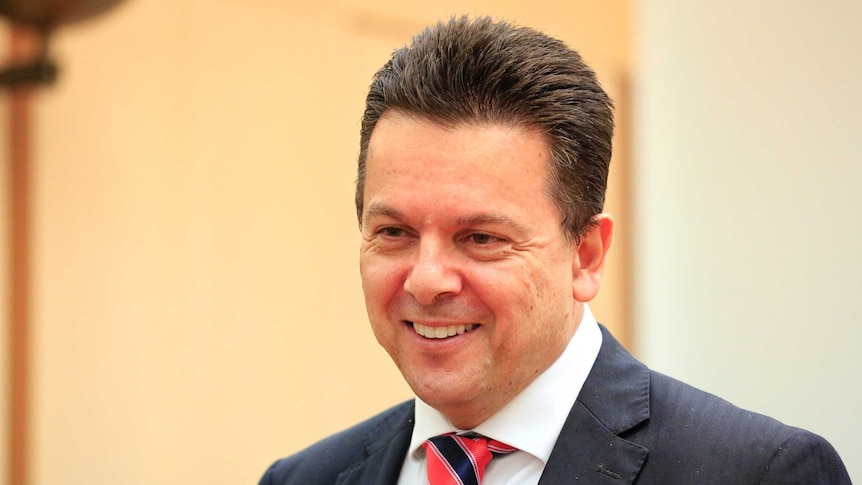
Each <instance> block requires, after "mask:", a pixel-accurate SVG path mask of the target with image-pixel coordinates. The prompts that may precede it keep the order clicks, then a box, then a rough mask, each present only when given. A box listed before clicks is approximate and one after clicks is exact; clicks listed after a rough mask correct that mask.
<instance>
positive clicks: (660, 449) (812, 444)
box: [628, 371, 850, 484]
mask: <svg viewBox="0 0 862 485" xmlns="http://www.w3.org/2000/svg"><path fill="white" fill-rule="evenodd" d="M650 381H651V385H650V417H649V419H648V420H647V421H646V422H645V423H643V424H642V426H639V427H637V428H635V429H633V430H632V431H631V433H630V435H629V436H630V437H629V438H628V439H632V440H634V441H636V442H639V443H642V444H643V445H644V446H647V447H648V448H649V449H650V452H649V455H648V457H647V460H646V463H645V466H644V469H643V475H644V476H645V477H646V476H648V475H650V476H651V475H654V474H656V475H658V477H659V478H658V481H656V482H655V483H662V481H666V480H671V481H673V480H686V483H710V484H714V483H735V484H741V483H811V484H819V483H823V484H827V483H828V484H844V483H846V484H849V483H850V481H849V477H848V476H847V472H846V470H845V468H844V465H843V463H842V462H841V459H840V458H839V457H838V454H837V453H836V452H835V450H834V448H832V446H831V445H830V444H829V443H828V442H827V441H826V440H825V439H823V438H822V437H820V436H818V435H816V434H814V433H811V432H809V431H806V430H803V429H800V428H796V427H793V426H788V425H786V424H784V423H781V422H780V421H778V420H776V419H773V418H771V417H768V416H765V415H763V414H759V413H755V412H752V411H748V410H746V409H743V408H740V407H738V406H736V405H734V404H732V403H730V402H728V401H726V400H724V399H721V398H719V397H717V396H715V395H713V394H710V393H708V392H705V391H702V390H700V389H697V388H695V387H692V386H690V385H688V384H685V383H683V382H681V381H678V380H676V379H673V378H671V377H668V376H665V375H663V374H661V373H658V372H654V371H650ZM645 477H644V478H645ZM650 483H652V482H650Z"/></svg>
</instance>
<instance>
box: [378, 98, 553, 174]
mask: <svg viewBox="0 0 862 485" xmlns="http://www.w3.org/2000/svg"><path fill="white" fill-rule="evenodd" d="M549 161H550V150H549V148H548V143H547V140H546V137H545V136H544V135H543V134H542V133H540V132H539V131H537V130H535V129H533V128H530V127H526V126H523V125H517V124H511V123H503V122H469V121H468V122H459V123H454V124H442V123H439V122H436V121H433V120H430V119H428V118H424V117H420V116H415V115H410V114H405V113H402V112H400V111H387V112H386V113H384V115H383V116H381V118H380V120H378V122H377V125H376V127H375V128H374V131H373V132H372V134H371V137H370V140H369V145H368V155H367V159H366V164H367V166H366V169H367V176H372V175H377V176H381V175H397V174H399V173H402V174H404V173H407V172H413V173H414V174H423V177H432V176H443V175H451V174H452V173H460V174H462V177H461V178H470V176H471V175H477V176H485V177H493V178H494V181H495V183H502V184H504V185H507V183H508V182H511V181H523V180H524V179H529V178H533V179H538V180H541V182H542V185H543V188H544V187H546V186H547V184H546V183H545V182H546V180H547V175H548V172H549Z"/></svg>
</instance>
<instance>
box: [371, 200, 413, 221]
mask: <svg viewBox="0 0 862 485" xmlns="http://www.w3.org/2000/svg"><path fill="white" fill-rule="evenodd" d="M372 217H390V218H392V219H397V220H399V221H403V220H404V216H403V215H402V214H401V213H400V212H398V211H397V210H396V209H395V208H394V207H391V206H388V205H386V204H383V203H380V202H375V203H373V204H371V205H370V206H368V208H367V209H365V210H364V211H363V212H362V222H363V223H365V221H366V220H367V219H369V218H372Z"/></svg>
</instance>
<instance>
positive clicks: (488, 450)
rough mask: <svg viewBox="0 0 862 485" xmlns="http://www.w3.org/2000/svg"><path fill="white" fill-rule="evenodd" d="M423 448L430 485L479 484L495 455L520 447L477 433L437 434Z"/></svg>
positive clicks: (423, 444)
mask: <svg viewBox="0 0 862 485" xmlns="http://www.w3.org/2000/svg"><path fill="white" fill-rule="evenodd" d="M422 447H423V448H425V463H426V467H427V468H428V483H429V484H430V485H479V484H481V483H482V477H483V476H484V475H485V467H486V466H487V465H488V463H489V462H490V461H491V458H493V457H494V456H495V455H502V454H505V453H511V452H513V451H515V450H516V448H513V447H511V446H509V445H507V444H504V443H501V442H499V441H496V440H492V439H489V438H486V437H484V436H481V435H478V434H476V433H468V434H463V435H456V434H455V433H448V434H444V435H440V436H435V437H433V438H430V439H428V440H427V441H425V442H424V443H422Z"/></svg>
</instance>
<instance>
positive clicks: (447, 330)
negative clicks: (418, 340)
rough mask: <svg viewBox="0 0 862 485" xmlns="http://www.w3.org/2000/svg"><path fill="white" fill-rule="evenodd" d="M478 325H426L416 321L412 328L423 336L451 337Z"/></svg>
mask: <svg viewBox="0 0 862 485" xmlns="http://www.w3.org/2000/svg"><path fill="white" fill-rule="evenodd" d="M476 327H478V325H475V324H470V325H448V326H445V327H428V326H425V325H421V324H418V323H414V324H413V329H414V330H416V333H418V334H419V335H421V336H423V337H425V338H446V337H452V336H454V335H461V334H462V333H464V332H469V331H470V330H473V329H474V328H476Z"/></svg>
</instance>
